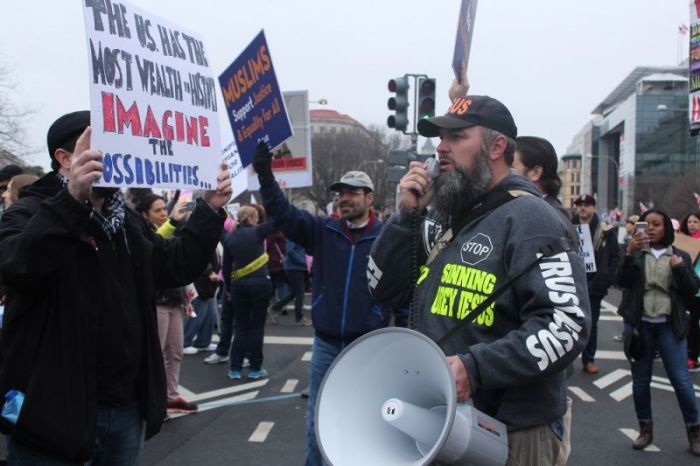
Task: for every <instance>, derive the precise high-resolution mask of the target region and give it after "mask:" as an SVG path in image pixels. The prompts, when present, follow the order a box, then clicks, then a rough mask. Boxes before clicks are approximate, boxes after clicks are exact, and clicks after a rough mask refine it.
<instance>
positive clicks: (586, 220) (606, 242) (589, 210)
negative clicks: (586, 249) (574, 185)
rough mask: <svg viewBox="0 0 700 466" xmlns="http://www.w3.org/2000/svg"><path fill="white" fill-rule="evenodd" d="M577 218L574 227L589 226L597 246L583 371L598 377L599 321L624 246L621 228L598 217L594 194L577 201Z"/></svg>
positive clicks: (590, 275) (591, 274)
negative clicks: (620, 243)
mask: <svg viewBox="0 0 700 466" xmlns="http://www.w3.org/2000/svg"><path fill="white" fill-rule="evenodd" d="M574 205H575V206H576V215H575V216H574V218H573V222H574V224H581V225H588V227H589V230H590V235H591V241H592V243H593V255H594V257H595V264H596V271H595V272H587V273H586V278H587V281H588V297H589V300H590V303H591V333H590V336H589V337H588V343H587V344H586V348H585V349H584V350H583V353H581V360H582V362H583V370H584V372H586V373H588V374H597V373H598V371H599V369H598V366H597V365H596V364H595V353H596V349H597V346H598V319H599V318H600V306H601V304H602V302H603V298H604V297H605V295H607V294H608V289H609V288H610V286H611V285H612V284H613V279H614V277H615V271H616V270H617V266H618V264H619V263H620V246H619V245H618V242H617V227H616V226H614V225H610V224H608V223H606V222H604V221H602V220H601V219H600V218H599V217H598V214H597V213H596V200H595V197H594V196H592V195H590V194H581V195H580V196H579V197H578V198H576V200H575V201H574Z"/></svg>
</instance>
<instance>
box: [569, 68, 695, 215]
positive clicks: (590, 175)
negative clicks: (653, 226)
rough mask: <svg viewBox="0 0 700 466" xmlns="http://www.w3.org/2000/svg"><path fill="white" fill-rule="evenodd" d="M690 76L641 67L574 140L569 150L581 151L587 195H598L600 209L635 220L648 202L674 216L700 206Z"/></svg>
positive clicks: (679, 70) (674, 70) (680, 71)
mask: <svg viewBox="0 0 700 466" xmlns="http://www.w3.org/2000/svg"><path fill="white" fill-rule="evenodd" d="M687 76H688V68H687V66H678V67H637V68H635V69H634V70H633V71H632V72H631V73H630V74H629V75H628V76H627V77H626V78H625V79H624V80H623V81H622V82H621V83H620V84H619V85H618V86H617V87H616V88H615V89H614V90H613V92H612V93H610V95H608V96H607V97H606V98H605V99H604V100H603V101H602V102H601V103H600V104H599V105H598V106H597V107H596V108H595V109H594V110H593V114H594V115H595V118H593V119H592V120H591V121H589V122H588V123H587V124H586V125H585V126H584V127H583V128H582V130H581V131H580V132H579V133H578V134H577V135H576V136H575V137H574V139H573V141H572V143H571V145H570V146H569V148H568V152H569V153H578V154H581V156H582V157H581V160H582V168H581V169H582V191H583V192H591V193H594V194H595V195H596V196H597V198H598V206H599V210H602V211H611V210H613V209H615V208H620V209H622V211H623V212H624V213H625V214H626V215H629V214H632V213H638V212H639V210H640V203H643V204H644V205H645V206H649V205H654V206H656V207H660V208H662V209H665V210H668V211H669V212H671V211H672V210H673V209H675V208H678V209H680V208H681V205H682V204H684V202H681V200H682V199H684V198H686V197H687V198H688V199H687V201H688V202H691V201H692V189H693V187H692V186H693V185H694V184H695V183H696V182H695V180H696V179H697V178H698V174H700V163H699V162H700V159H699V157H698V146H697V144H696V140H695V138H691V137H690V136H689V133H688V77H687ZM589 188H590V189H589ZM688 195H689V197H688ZM679 202H680V204H679Z"/></svg>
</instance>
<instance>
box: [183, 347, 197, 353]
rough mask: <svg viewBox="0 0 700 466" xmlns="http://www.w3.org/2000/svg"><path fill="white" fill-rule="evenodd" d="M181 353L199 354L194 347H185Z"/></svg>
mask: <svg viewBox="0 0 700 466" xmlns="http://www.w3.org/2000/svg"><path fill="white" fill-rule="evenodd" d="M182 352H183V353H184V354H197V353H199V350H198V349H197V348H195V347H194V346H187V347H186V348H185V349H183V350H182Z"/></svg>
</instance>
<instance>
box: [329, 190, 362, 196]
mask: <svg viewBox="0 0 700 466" xmlns="http://www.w3.org/2000/svg"><path fill="white" fill-rule="evenodd" d="M346 194H348V195H350V196H351V197H355V196H359V195H360V194H365V190H364V189H362V188H358V189H341V190H340V191H337V192H336V193H335V195H336V196H338V197H343V196H345V195H346Z"/></svg>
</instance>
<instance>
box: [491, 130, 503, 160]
mask: <svg viewBox="0 0 700 466" xmlns="http://www.w3.org/2000/svg"><path fill="white" fill-rule="evenodd" d="M507 148H508V139H506V137H505V136H503V135H502V134H499V135H498V136H496V138H495V139H494V140H493V141H492V142H491V147H490V148H489V158H490V159H491V160H496V159H498V158H503V156H504V154H505V151H506V149H507Z"/></svg>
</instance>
